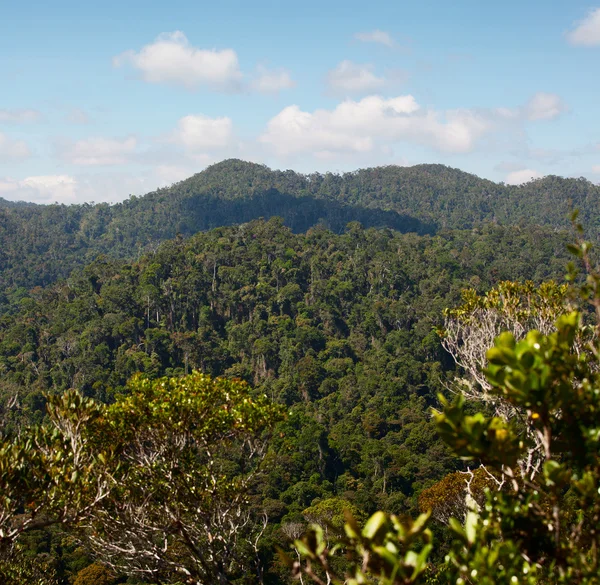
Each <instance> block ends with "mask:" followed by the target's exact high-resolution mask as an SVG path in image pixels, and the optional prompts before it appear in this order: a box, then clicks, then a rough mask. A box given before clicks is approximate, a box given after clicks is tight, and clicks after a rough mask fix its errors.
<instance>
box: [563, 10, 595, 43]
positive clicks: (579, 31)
mask: <svg viewBox="0 0 600 585" xmlns="http://www.w3.org/2000/svg"><path fill="white" fill-rule="evenodd" d="M576 24H577V26H576V27H575V28H574V29H573V30H572V31H569V32H568V33H567V40H568V41H569V42H570V43H571V44H572V45H579V46H583V47H595V46H598V45H600V8H595V9H593V10H590V12H589V14H588V15H587V16H586V17H585V18H584V19H583V20H581V21H579V22H578V23H576Z"/></svg>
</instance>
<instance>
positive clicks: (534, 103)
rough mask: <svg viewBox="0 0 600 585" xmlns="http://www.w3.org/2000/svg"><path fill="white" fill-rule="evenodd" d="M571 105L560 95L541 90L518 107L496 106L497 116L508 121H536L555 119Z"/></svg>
mask: <svg viewBox="0 0 600 585" xmlns="http://www.w3.org/2000/svg"><path fill="white" fill-rule="evenodd" d="M568 109H569V107H568V106H567V104H566V103H565V102H564V101H563V100H562V98H561V97H560V96H559V95H556V94H555V93H546V92H543V91H539V92H537V93H536V94H534V95H533V96H532V97H531V98H529V100H528V101H527V103H526V104H525V105H523V106H520V107H518V108H496V109H494V110H493V112H494V113H495V115H496V116H498V117H499V118H501V119H503V120H506V121H517V122H519V121H524V120H528V121H530V122H535V121H536V120H554V119H555V118H558V117H559V116H560V115H561V114H563V113H564V112H566V111H568Z"/></svg>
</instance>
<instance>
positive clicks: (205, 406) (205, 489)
mask: <svg viewBox="0 0 600 585" xmlns="http://www.w3.org/2000/svg"><path fill="white" fill-rule="evenodd" d="M48 413H49V416H48V420H47V422H45V423H44V424H42V425H41V426H38V427H32V428H30V429H26V430H23V432H22V433H21V434H20V435H19V436H18V437H16V438H13V439H5V440H4V441H3V443H2V448H1V450H0V470H2V475H0V479H1V480H2V491H1V492H0V493H1V496H2V500H0V502H1V503H2V508H1V513H2V515H1V516H0V519H1V520H2V524H1V525H0V528H1V529H2V533H1V535H2V541H3V543H4V544H5V545H10V544H11V543H12V542H14V541H15V540H16V539H17V538H18V537H19V536H20V535H21V534H22V533H23V532H25V531H27V530H32V529H37V528H40V527H44V526H48V525H50V524H56V523H61V524H63V525H72V526H74V527H75V528H78V529H79V536H80V538H81V539H83V540H84V541H86V542H87V543H88V544H89V545H90V547H91V548H92V549H93V550H94V551H95V552H96V554H97V555H98V556H100V557H103V558H104V560H105V562H106V564H107V565H109V566H113V567H117V568H119V569H122V570H123V571H124V572H126V573H128V574H136V573H138V574H140V575H142V576H150V577H152V578H153V579H156V578H157V577H160V578H170V577H171V576H173V575H181V574H183V575H186V576H187V577H189V578H192V577H193V578H194V579H195V580H196V581H195V582H197V583H217V582H227V581H228V579H229V578H230V576H231V574H232V573H235V572H239V571H240V570H242V565H243V563H242V561H241V560H240V558H239V556H240V550H241V549H243V546H242V545H240V543H239V542H238V541H242V542H247V543H248V545H249V546H256V537H257V534H258V535H260V533H261V531H262V530H264V524H257V523H256V522H255V518H254V508H253V506H252V499H251V496H252V494H251V488H252V486H253V485H254V484H255V482H256V479H257V473H258V470H259V464H260V462H261V460H262V458H263V457H264V455H265V453H266V441H267V439H268V435H267V431H268V430H269V428H270V427H271V426H272V425H273V424H274V422H276V420H278V419H279V418H280V417H281V415H282V412H281V409H280V408H279V407H276V406H274V405H273V404H272V403H271V402H270V401H269V400H268V399H267V398H266V397H265V396H260V395H257V396H256V395H255V396H253V395H252V394H251V392H250V390H249V388H248V386H247V384H245V383H244V382H241V381H236V380H225V379H220V380H219V379H217V380H212V379H211V378H210V377H208V376H205V375H203V374H200V373H198V372H195V373H193V374H191V375H189V376H185V377H181V378H172V379H169V378H162V379H159V380H155V381H150V380H148V379H145V378H142V377H140V376H138V377H135V378H133V379H132V380H131V381H130V382H129V384H128V386H127V393H126V394H125V395H123V396H121V397H119V398H118V399H117V401H116V402H115V403H114V404H113V405H111V406H110V407H107V406H104V405H100V404H98V403H96V402H95V401H93V400H91V399H87V398H83V397H82V396H81V394H79V393H78V392H77V391H74V390H72V391H69V392H66V393H65V394H63V395H61V396H58V397H49V400H48ZM257 509H258V510H260V506H257ZM24 511H25V513H24Z"/></svg>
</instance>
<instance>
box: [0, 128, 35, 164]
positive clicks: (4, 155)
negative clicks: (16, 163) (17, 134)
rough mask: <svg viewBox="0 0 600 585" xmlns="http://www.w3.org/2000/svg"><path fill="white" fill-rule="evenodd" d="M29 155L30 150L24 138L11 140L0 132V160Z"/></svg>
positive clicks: (22, 157)
mask: <svg viewBox="0 0 600 585" xmlns="http://www.w3.org/2000/svg"><path fill="white" fill-rule="evenodd" d="M30 156H31V151H30V150H29V147H28V146H27V143H26V142H25V141H24V140H13V139H11V138H9V137H8V136H7V135H6V134H3V133H2V132H0V161H1V160H18V159H24V158H28V157H30Z"/></svg>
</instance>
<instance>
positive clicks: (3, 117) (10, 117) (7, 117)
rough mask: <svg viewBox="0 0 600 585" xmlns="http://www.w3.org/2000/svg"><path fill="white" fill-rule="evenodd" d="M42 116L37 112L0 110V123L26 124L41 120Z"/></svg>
mask: <svg viewBox="0 0 600 585" xmlns="http://www.w3.org/2000/svg"><path fill="white" fill-rule="evenodd" d="M41 118H42V114H41V113H40V112H38V111H37V110H21V109H16V110H0V122H10V123H12V124H24V123H27V122H37V121H38V120H41Z"/></svg>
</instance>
